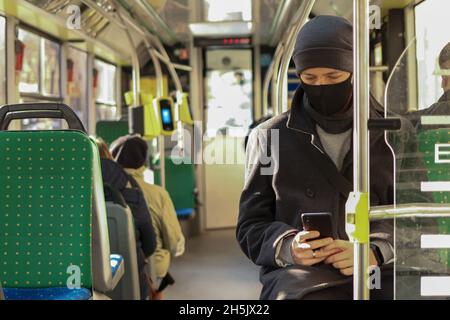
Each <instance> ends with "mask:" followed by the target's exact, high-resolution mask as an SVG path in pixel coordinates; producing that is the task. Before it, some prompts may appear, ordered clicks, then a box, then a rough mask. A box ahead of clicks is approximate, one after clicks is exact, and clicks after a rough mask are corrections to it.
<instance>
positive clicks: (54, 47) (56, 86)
mask: <svg viewBox="0 0 450 320" xmlns="http://www.w3.org/2000/svg"><path fill="white" fill-rule="evenodd" d="M41 52H42V58H41V59H42V66H41V75H42V80H41V81H42V94H43V95H44V96H52V97H59V96H60V95H61V94H60V82H59V78H60V71H59V69H60V68H59V66H60V64H59V61H60V58H59V57H60V46H59V44H58V43H56V42H53V41H50V40H47V39H44V38H41Z"/></svg>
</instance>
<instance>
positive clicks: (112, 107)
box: [94, 59, 118, 121]
mask: <svg viewBox="0 0 450 320" xmlns="http://www.w3.org/2000/svg"><path fill="white" fill-rule="evenodd" d="M94 64H95V70H94V78H95V80H94V95H95V102H96V113H97V121H100V120H116V119H117V114H118V113H117V101H116V75H117V68H116V66H115V65H113V64H110V63H106V62H103V61H101V60H98V59H96V60H95V63H94Z"/></svg>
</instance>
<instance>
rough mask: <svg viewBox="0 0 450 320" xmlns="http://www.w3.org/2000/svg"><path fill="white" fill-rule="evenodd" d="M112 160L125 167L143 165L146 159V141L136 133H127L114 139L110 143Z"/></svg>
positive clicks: (134, 167)
mask: <svg viewBox="0 0 450 320" xmlns="http://www.w3.org/2000/svg"><path fill="white" fill-rule="evenodd" d="M110 150H111V153H112V156H113V158H114V160H116V161H117V163H119V164H120V165H121V166H122V167H124V168H127V169H138V168H140V167H142V166H144V164H145V161H146V159H147V153H148V145H147V142H146V141H145V140H144V139H142V138H141V137H139V136H137V135H128V136H124V137H121V138H119V139H117V140H115V141H114V142H113V143H112V144H111V148H110Z"/></svg>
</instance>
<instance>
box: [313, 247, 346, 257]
mask: <svg viewBox="0 0 450 320" xmlns="http://www.w3.org/2000/svg"><path fill="white" fill-rule="evenodd" d="M315 252H316V258H323V257H325V258H328V257H329V256H331V255H333V254H336V253H339V252H341V249H337V248H336V249H331V250H329V251H325V250H323V248H322V249H320V250H316V251H315Z"/></svg>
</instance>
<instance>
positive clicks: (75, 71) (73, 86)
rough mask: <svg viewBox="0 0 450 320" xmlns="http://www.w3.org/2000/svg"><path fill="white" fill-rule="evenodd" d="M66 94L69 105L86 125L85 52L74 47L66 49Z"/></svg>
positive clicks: (86, 125)
mask: <svg viewBox="0 0 450 320" xmlns="http://www.w3.org/2000/svg"><path fill="white" fill-rule="evenodd" d="M67 69H68V70H67V73H68V75H67V96H68V99H69V101H70V106H71V107H72V109H74V110H75V112H76V113H77V115H78V117H80V119H81V121H83V123H84V125H85V127H88V103H87V77H86V73H87V53H86V52H84V51H81V50H78V49H75V48H69V50H68V51H67Z"/></svg>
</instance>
